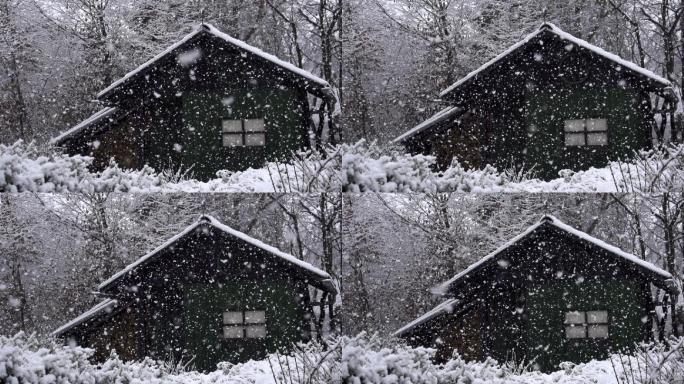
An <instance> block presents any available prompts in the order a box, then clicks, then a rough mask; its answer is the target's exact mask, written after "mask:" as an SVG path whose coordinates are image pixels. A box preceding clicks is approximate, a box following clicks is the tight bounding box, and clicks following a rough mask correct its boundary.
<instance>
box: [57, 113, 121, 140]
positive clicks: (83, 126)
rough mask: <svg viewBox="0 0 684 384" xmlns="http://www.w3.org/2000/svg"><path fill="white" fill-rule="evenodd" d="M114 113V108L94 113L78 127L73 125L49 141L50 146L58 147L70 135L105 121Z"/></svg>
mask: <svg viewBox="0 0 684 384" xmlns="http://www.w3.org/2000/svg"><path fill="white" fill-rule="evenodd" d="M116 111H117V108H116V107H106V108H103V109H101V110H99V111H97V112H95V114H93V115H92V116H90V117H89V118H87V119H85V120H83V121H82V122H80V123H79V124H78V125H75V126H74V127H73V128H71V129H69V130H67V131H65V132H63V133H61V134H60V135H59V136H57V137H54V138H52V139H50V144H53V145H60V144H61V143H62V142H63V141H64V140H65V139H66V138H68V137H70V136H72V135H75V134H77V133H79V132H81V131H83V130H84V129H86V128H88V127H90V126H92V125H93V124H96V123H98V122H100V121H102V119H107V118H109V117H111V116H112V115H113V114H114V113H116Z"/></svg>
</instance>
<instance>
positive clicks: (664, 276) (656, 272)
mask: <svg viewBox="0 0 684 384" xmlns="http://www.w3.org/2000/svg"><path fill="white" fill-rule="evenodd" d="M543 226H552V227H555V228H557V229H560V230H562V231H564V232H566V233H568V234H570V235H572V236H575V237H576V238H578V239H580V240H582V241H585V242H588V243H590V244H592V245H594V246H597V247H599V248H602V249H603V250H605V251H607V252H608V253H609V254H611V255H614V256H616V257H619V258H621V259H624V260H626V261H628V262H630V263H632V264H634V265H635V266H637V267H638V268H639V269H640V270H642V271H643V272H645V273H646V275H647V276H650V277H651V280H652V281H661V282H663V283H664V285H667V286H668V287H670V283H669V282H671V281H672V275H671V274H670V273H669V272H667V271H665V270H663V269H661V268H658V267H656V266H655V265H653V264H651V263H649V262H648V261H645V260H642V259H640V258H638V257H637V256H634V255H632V254H631V253H627V252H625V251H623V250H621V249H620V248H618V247H616V246H613V245H610V244H608V243H606V242H605V241H603V240H600V239H597V238H595V237H593V236H591V235H589V234H587V233H585V232H582V231H580V230H578V229H575V228H573V227H571V226H569V225H567V224H565V223H563V222H562V221H560V220H558V219H557V218H555V217H553V216H551V215H546V216H544V217H543V218H542V219H541V220H539V221H538V222H537V223H536V224H534V225H532V226H530V227H529V228H527V229H526V230H525V231H524V232H523V233H521V234H519V235H518V236H516V237H514V238H513V239H511V240H510V241H508V242H507V243H506V244H504V245H502V246H500V247H499V248H497V249H496V250H495V251H494V252H492V253H490V254H488V255H487V256H485V257H483V258H482V259H480V260H479V261H477V262H476V263H474V264H471V265H470V266H469V267H468V268H466V269H465V270H464V271H462V272H460V273H458V274H457V275H456V276H454V277H452V278H451V279H449V280H448V281H446V282H445V283H443V284H441V286H439V287H438V288H437V289H435V292H436V293H441V294H446V293H447V292H449V290H450V288H451V287H452V286H453V285H454V284H456V283H458V282H460V281H461V280H464V279H466V278H467V277H470V276H474V275H476V274H477V273H478V272H479V271H480V270H481V269H482V268H484V267H485V266H487V265H491V263H494V262H497V261H498V260H499V256H501V254H502V253H503V251H505V250H506V249H508V248H510V247H511V246H513V245H514V244H516V243H518V242H519V241H520V240H522V239H523V238H526V237H527V236H529V235H530V234H532V233H533V232H535V231H537V230H538V229H539V228H541V227H543ZM668 281H669V282H668Z"/></svg>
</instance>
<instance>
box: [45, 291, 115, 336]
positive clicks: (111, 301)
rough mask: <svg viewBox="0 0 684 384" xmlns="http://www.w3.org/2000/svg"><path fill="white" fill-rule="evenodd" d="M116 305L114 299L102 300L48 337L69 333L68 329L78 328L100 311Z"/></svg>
mask: <svg viewBox="0 0 684 384" xmlns="http://www.w3.org/2000/svg"><path fill="white" fill-rule="evenodd" d="M117 303H118V301H117V300H115V299H104V300H102V301H100V302H99V303H97V304H95V305H94V306H93V307H92V308H90V309H89V310H87V311H85V312H83V313H82V314H81V315H79V316H77V317H76V318H74V319H72V320H71V321H69V322H67V323H66V324H64V325H62V326H61V327H59V328H57V329H55V330H54V331H53V332H51V333H50V335H51V336H55V337H59V336H61V335H62V334H64V333H65V332H66V331H69V330H70V329H73V328H74V327H76V326H79V325H81V324H83V323H85V322H86V321H88V320H91V319H92V318H93V317H95V316H97V315H98V314H100V313H101V312H102V311H105V310H108V309H109V308H110V307H111V306H113V305H116V304H117Z"/></svg>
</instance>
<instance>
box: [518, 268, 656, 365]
mask: <svg viewBox="0 0 684 384" xmlns="http://www.w3.org/2000/svg"><path fill="white" fill-rule="evenodd" d="M592 310H607V311H608V316H609V317H608V320H609V323H610V325H609V327H608V332H609V338H608V339H566V338H565V328H564V320H565V313H566V312H569V311H592ZM527 316H528V317H527V323H526V324H525V346H526V349H527V351H526V352H527V353H526V354H525V355H526V356H528V357H530V358H532V357H535V358H536V363H538V364H539V366H540V367H541V368H542V369H546V370H551V369H553V368H555V367H558V364H559V363H561V362H563V361H577V362H586V361H589V360H591V359H597V360H598V359H605V358H607V357H608V354H609V352H610V351H613V352H615V351H623V350H629V349H631V348H633V347H634V344H635V343H637V342H640V341H643V340H646V339H647V338H648V334H647V329H645V327H644V325H645V324H647V323H649V322H650V318H649V313H648V310H647V309H646V308H644V303H643V291H642V287H640V286H639V282H635V281H629V280H624V281H608V282H588V283H584V284H576V283H574V282H564V283H560V284H541V285H538V286H535V287H532V288H531V289H530V290H529V291H528V292H527ZM644 320H646V321H644Z"/></svg>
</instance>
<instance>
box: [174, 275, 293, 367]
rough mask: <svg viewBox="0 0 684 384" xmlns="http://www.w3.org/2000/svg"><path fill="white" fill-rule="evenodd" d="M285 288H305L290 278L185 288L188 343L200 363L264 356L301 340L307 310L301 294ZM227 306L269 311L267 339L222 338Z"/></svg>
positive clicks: (186, 342) (244, 359)
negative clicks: (223, 317)
mask: <svg viewBox="0 0 684 384" xmlns="http://www.w3.org/2000/svg"><path fill="white" fill-rule="evenodd" d="M284 292H304V290H302V289H301V287H297V286H293V285H292V284H291V282H288V281H285V280H280V281H264V282H258V283H256V282H253V281H249V280H231V281H227V282H225V283H223V284H211V285H193V286H188V287H186V289H185V292H184V328H185V335H184V336H185V347H186V348H187V349H188V351H191V352H192V353H193V354H195V355H196V358H195V361H196V364H197V367H198V368H200V369H202V370H213V369H215V368H216V363H217V362H219V361H230V362H233V363H235V362H243V361H247V360H249V359H262V358H264V357H265V356H266V353H267V352H275V351H278V350H279V351H287V350H289V349H290V348H291V346H292V344H293V343H296V342H298V341H301V340H302V339H303V333H305V329H304V327H305V324H306V323H305V317H306V311H305V310H304V307H303V306H302V303H301V302H299V300H298V297H297V296H294V295H291V294H284ZM226 310H266V334H267V337H266V339H221V338H220V337H219V336H220V334H221V324H222V318H221V316H222V313H223V311H226Z"/></svg>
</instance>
